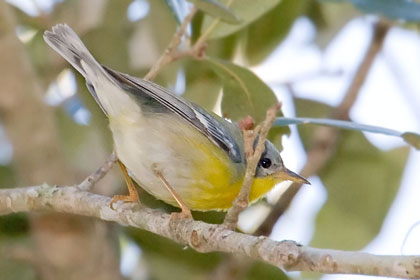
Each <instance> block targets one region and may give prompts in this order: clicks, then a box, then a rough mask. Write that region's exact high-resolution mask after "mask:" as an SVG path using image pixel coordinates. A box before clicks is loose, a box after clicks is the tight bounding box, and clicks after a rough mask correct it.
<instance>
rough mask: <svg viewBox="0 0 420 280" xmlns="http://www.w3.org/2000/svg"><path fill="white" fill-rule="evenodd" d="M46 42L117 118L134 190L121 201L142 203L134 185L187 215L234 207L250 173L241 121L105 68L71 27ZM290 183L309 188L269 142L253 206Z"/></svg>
mask: <svg viewBox="0 0 420 280" xmlns="http://www.w3.org/2000/svg"><path fill="white" fill-rule="evenodd" d="M44 40H45V41H46V43H47V44H48V45H49V46H50V47H52V49H54V50H55V51H56V52H58V54H60V55H61V56H62V57H63V58H64V59H66V60H67V61H68V62H69V63H70V64H71V65H72V66H73V67H74V68H75V69H76V70H77V71H78V72H79V73H80V74H81V75H82V76H83V77H84V78H85V80H86V86H87V88H88V89H89V91H90V93H91V94H92V96H93V98H94V99H95V101H96V103H97V104H98V105H99V107H100V108H101V109H102V111H103V112H104V114H105V115H106V116H107V118H108V120H109V128H110V130H111V132H112V137H113V142H114V150H115V152H116V155H117V157H118V160H119V163H120V165H121V167H122V170H123V172H124V177H125V179H126V183H127V186H128V190H129V195H128V196H122V195H117V196H114V197H113V199H112V201H113V202H117V201H119V200H123V201H131V202H136V201H137V200H138V196H137V191H136V188H135V187H134V185H133V183H132V181H131V179H134V181H135V182H137V184H138V185H139V186H140V187H141V188H143V189H144V190H145V191H146V192H148V193H150V194H151V195H152V196H154V197H155V198H157V199H159V200H162V201H164V202H166V203H168V204H171V205H173V206H176V207H179V208H181V210H182V211H181V213H182V214H183V215H184V216H185V217H190V216H191V212H190V211H191V210H196V211H209V210H219V211H227V210H228V209H229V208H231V207H232V203H233V201H234V199H235V197H236V196H237V195H238V193H239V191H240V188H241V186H242V182H243V179H244V176H245V170H246V156H245V151H244V140H243V134H242V131H241V129H240V126H239V125H238V123H236V122H232V121H230V120H227V119H224V118H222V117H220V116H218V115H216V114H214V113H212V112H208V111H206V110H205V109H204V108H202V107H201V106H199V105H197V104H195V103H192V102H189V101H188V100H186V99H184V98H182V96H177V95H175V94H174V93H172V92H170V91H169V90H168V89H166V88H164V87H162V86H159V85H157V84H155V83H153V82H151V81H148V80H143V79H140V78H135V77H132V76H130V75H128V74H125V73H121V72H118V71H115V70H112V69H111V68H109V67H107V66H104V65H102V64H100V63H99V62H97V61H96V59H95V58H94V57H93V56H92V54H91V53H90V52H89V50H88V49H87V48H86V46H85V45H84V44H83V42H82V41H81V39H80V38H79V37H78V35H77V34H76V33H75V32H74V31H73V30H72V29H71V28H70V27H69V26H68V25H66V24H57V25H55V26H54V27H52V30H51V31H48V30H47V31H45V32H44ZM127 170H128V172H127ZM285 180H289V181H292V182H297V183H301V184H309V182H308V181H307V180H306V179H305V178H303V177H302V176H300V175H298V174H296V173H294V172H292V171H291V170H289V169H287V168H286V167H285V166H284V163H283V160H282V158H281V156H280V152H279V150H278V149H277V148H276V147H275V146H274V145H273V144H272V143H271V142H270V141H269V140H266V141H265V143H264V152H263V153H262V155H261V158H260V160H259V162H258V165H257V168H256V171H255V176H254V181H253V184H252V186H251V190H250V194H249V201H250V202H251V203H253V202H255V201H257V200H258V199H260V198H261V197H263V196H264V195H265V194H266V193H267V192H268V191H270V190H271V189H272V188H273V187H274V186H275V185H276V184H277V183H280V182H282V181H285Z"/></svg>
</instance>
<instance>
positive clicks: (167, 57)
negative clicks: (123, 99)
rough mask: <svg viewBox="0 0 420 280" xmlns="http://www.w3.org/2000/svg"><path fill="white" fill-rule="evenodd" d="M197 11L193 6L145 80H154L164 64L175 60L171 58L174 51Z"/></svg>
mask: <svg viewBox="0 0 420 280" xmlns="http://www.w3.org/2000/svg"><path fill="white" fill-rule="evenodd" d="M196 11H197V8H196V7H193V8H192V9H191V11H190V12H189V14H188V15H187V16H186V17H185V19H184V21H183V22H182V24H181V25H180V27H179V29H178V31H177V32H175V34H174V36H173V37H172V40H171V41H170V42H169V45H168V47H167V48H166V50H165V51H164V52H163V54H162V56H161V57H159V59H158V60H157V61H156V63H155V64H154V65H153V66H152V68H151V69H150V71H149V72H148V73H147V74H146V76H144V79H145V80H153V79H154V78H155V77H156V75H157V74H158V73H159V71H160V70H161V69H162V67H163V66H165V65H166V64H168V63H169V62H172V61H173V58H171V56H172V54H173V53H174V51H175V50H176V49H177V48H178V46H179V44H181V40H182V36H183V35H184V34H185V31H186V30H187V27H188V25H189V24H190V22H191V20H192V18H193V17H194V15H195V13H196Z"/></svg>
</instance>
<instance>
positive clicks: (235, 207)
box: [223, 104, 281, 230]
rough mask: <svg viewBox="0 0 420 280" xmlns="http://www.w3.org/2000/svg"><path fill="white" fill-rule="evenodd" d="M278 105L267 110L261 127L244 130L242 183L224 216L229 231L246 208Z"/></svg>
mask: <svg viewBox="0 0 420 280" xmlns="http://www.w3.org/2000/svg"><path fill="white" fill-rule="evenodd" d="M280 106H281V105H280V104H276V105H274V106H273V107H271V108H270V109H268V110H267V114H266V118H265V120H264V122H263V123H262V124H261V126H257V127H256V128H255V129H254V131H251V130H245V131H243V132H244V146H245V155H246V161H247V166H246V171H245V177H244V181H243V183H242V187H241V190H240V192H239V194H238V196H237V197H236V198H235V200H234V201H233V203H232V207H231V208H230V209H229V211H228V212H227V214H226V217H225V221H224V223H223V224H224V225H225V226H227V228H229V229H232V230H233V229H235V228H236V224H237V223H238V217H239V214H240V213H241V212H242V211H243V210H244V209H245V208H246V207H248V203H249V193H250V191H251V186H252V183H253V182H254V176H255V170H256V168H257V165H258V162H259V160H260V158H261V154H262V153H263V152H264V148H265V139H266V138H267V135H268V131H269V130H270V128H271V125H272V124H273V122H274V120H275V119H276V115H277V112H278V111H279V110H280ZM248 132H249V133H248ZM257 136H258V143H257V146H256V148H255V150H253V143H254V141H255V139H257Z"/></svg>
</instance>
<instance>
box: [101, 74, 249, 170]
mask: <svg viewBox="0 0 420 280" xmlns="http://www.w3.org/2000/svg"><path fill="white" fill-rule="evenodd" d="M103 67H104V69H105V70H106V71H107V72H108V74H110V76H112V77H113V78H114V79H115V80H116V81H117V82H119V83H120V85H121V86H122V87H123V88H124V89H125V90H126V91H129V92H131V93H133V94H135V95H140V96H144V95H147V96H148V97H151V98H152V99H153V100H156V101H157V102H158V103H159V104H161V105H163V106H164V107H165V108H167V109H169V110H170V111H172V112H174V113H175V114H177V115H179V116H180V117H182V118H183V119H184V120H186V121H188V122H189V123H190V124H191V125H192V126H194V127H195V128H196V129H198V130H199V131H200V132H201V133H203V134H204V135H206V136H207V137H208V138H209V139H210V140H211V141H212V142H213V143H214V144H216V145H218V146H219V147H221V148H222V149H223V150H225V151H226V152H227V153H228V155H229V157H230V158H231V159H232V160H233V161H234V162H241V161H242V156H241V153H240V149H239V147H238V144H237V143H236V141H235V139H234V138H233V136H232V134H231V132H230V131H229V129H228V128H227V127H228V126H229V124H230V123H228V122H227V121H226V120H224V119H219V120H216V118H215V117H214V116H212V115H210V114H209V113H207V112H206V111H205V110H204V109H203V108H201V107H200V106H198V105H196V104H193V103H190V102H188V101H187V100H185V99H182V98H180V97H178V96H176V95H174V94H173V93H171V92H170V91H169V90H168V89H166V88H164V87H161V86H159V85H157V84H155V83H153V82H150V81H146V80H142V79H139V78H135V77H131V76H130V75H128V74H124V73H120V72H117V71H114V70H112V69H110V68H108V67H105V66H103ZM221 122H226V124H222V123H221Z"/></svg>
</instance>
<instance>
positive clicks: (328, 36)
mask: <svg viewBox="0 0 420 280" xmlns="http://www.w3.org/2000/svg"><path fill="white" fill-rule="evenodd" d="M311 6H312V7H308V17H310V19H311V20H312V21H313V22H314V23H315V24H316V25H317V34H316V43H317V44H318V46H320V47H321V48H323V49H324V48H326V47H327V46H328V44H329V43H330V42H331V40H332V39H333V38H335V36H336V35H337V34H338V33H339V32H340V31H341V30H342V29H343V27H344V26H345V25H346V24H348V23H349V22H350V21H351V20H352V19H353V18H356V17H360V16H361V13H360V12H359V11H358V10H357V9H355V8H354V6H353V5H351V4H349V3H336V2H329V1H312V5H311Z"/></svg>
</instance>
